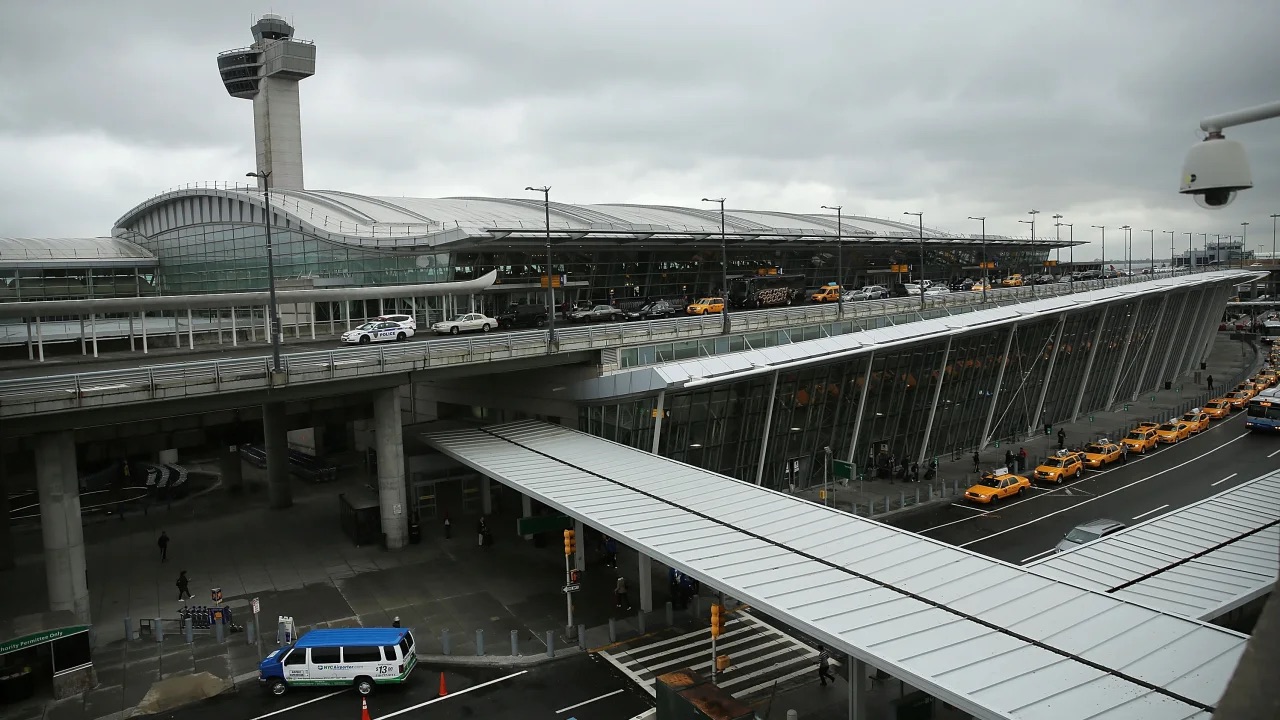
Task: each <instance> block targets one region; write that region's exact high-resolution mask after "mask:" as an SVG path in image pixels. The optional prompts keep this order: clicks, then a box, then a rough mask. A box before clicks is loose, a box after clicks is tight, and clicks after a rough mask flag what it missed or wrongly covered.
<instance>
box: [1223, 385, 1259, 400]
mask: <svg viewBox="0 0 1280 720" xmlns="http://www.w3.org/2000/svg"><path fill="white" fill-rule="evenodd" d="M1234 392H1240V393H1244V394H1245V395H1248V396H1249V397H1247V398H1245V402H1248V401H1250V400H1252V399H1253V396H1254V395H1257V394H1258V391H1257V390H1256V389H1254V387H1253V383H1251V382H1242V383H1240V384H1239V385H1237V386H1236V389H1235V391H1234ZM1227 394H1228V395H1230V393H1227Z"/></svg>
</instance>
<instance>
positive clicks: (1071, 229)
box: [1059, 223, 1076, 292]
mask: <svg viewBox="0 0 1280 720" xmlns="http://www.w3.org/2000/svg"><path fill="white" fill-rule="evenodd" d="M1059 224H1060V225H1066V226H1067V264H1068V265H1070V266H1071V274H1070V275H1068V277H1070V278H1071V281H1070V282H1069V283H1068V286H1069V287H1070V288H1071V292H1075V291H1076V225H1075V223H1059Z"/></svg>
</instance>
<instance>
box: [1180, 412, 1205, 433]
mask: <svg viewBox="0 0 1280 720" xmlns="http://www.w3.org/2000/svg"><path fill="white" fill-rule="evenodd" d="M1182 422H1184V423H1186V424H1188V425H1190V426H1191V434H1192V435H1199V434H1200V433H1202V432H1204V431H1205V430H1208V429H1209V413H1207V412H1205V411H1203V410H1201V409H1200V408H1192V409H1191V412H1186V413H1183V414H1182Z"/></svg>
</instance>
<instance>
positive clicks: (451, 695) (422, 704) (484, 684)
mask: <svg viewBox="0 0 1280 720" xmlns="http://www.w3.org/2000/svg"><path fill="white" fill-rule="evenodd" d="M527 672H529V671H528V670H521V671H520V672H513V673H511V674H510V675H503V676H502V677H500V678H497V679H495V680H490V681H488V682H482V683H480V684H479V685H472V686H471V687H465V688H462V689H461V690H456V691H454V692H451V693H449V694H448V695H441V696H440V697H438V698H432V699H430V700H428V701H426V702H420V703H418V704H417V705H410V706H409V707H407V708H404V709H403V710H397V711H395V712H393V713H387V714H386V715H382V716H379V717H378V718H377V720H387V718H393V717H395V716H397V715H403V714H405V713H407V712H410V711H412V710H417V709H418V708H424V707H426V706H428V705H434V704H435V703H438V702H440V701H442V700H452V699H453V698H456V697H458V696H459V695H463V694H466V693H469V692H471V691H472V690H479V689H480V688H482V687H488V686H490V685H496V684H497V683H500V682H504V681H506V680H510V679H511V678H514V677H520V676H521V675H524V674H525V673H527ZM255 720H256V718H255Z"/></svg>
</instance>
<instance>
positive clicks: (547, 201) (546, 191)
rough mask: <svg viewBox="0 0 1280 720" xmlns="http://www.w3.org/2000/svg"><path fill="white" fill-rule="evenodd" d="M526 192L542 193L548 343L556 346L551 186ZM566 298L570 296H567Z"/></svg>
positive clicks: (534, 188) (528, 188)
mask: <svg viewBox="0 0 1280 720" xmlns="http://www.w3.org/2000/svg"><path fill="white" fill-rule="evenodd" d="M525 190H528V191H529V192H540V193H542V212H543V217H544V218H545V221H546V224H545V225H544V226H543V227H544V229H545V230H546V237H547V342H548V343H550V344H551V345H553V346H554V345H555V343H556V283H555V280H554V277H555V276H554V275H553V274H552V273H553V272H554V271H553V270H552V269H551V186H550V185H543V186H542V187H533V186H532V185H530V186H528V187H526V188H525ZM565 297H569V296H568V295H565Z"/></svg>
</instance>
